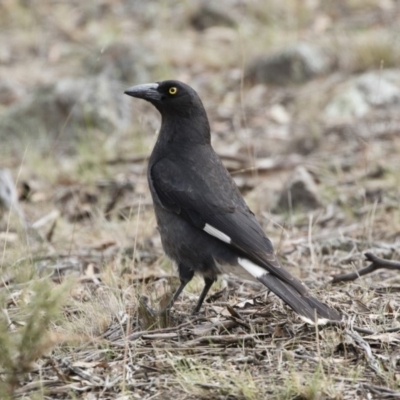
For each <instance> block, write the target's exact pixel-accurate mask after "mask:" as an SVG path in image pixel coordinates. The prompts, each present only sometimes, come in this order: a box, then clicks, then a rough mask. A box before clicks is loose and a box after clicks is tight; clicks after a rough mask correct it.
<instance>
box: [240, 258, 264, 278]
mask: <svg viewBox="0 0 400 400" xmlns="http://www.w3.org/2000/svg"><path fill="white" fill-rule="evenodd" d="M238 263H239V265H240V266H241V267H242V268H244V269H245V270H246V271H247V272H248V273H249V274H250V275H252V276H254V278H260V277H261V276H263V275H266V274H269V272H268V271H266V270H265V269H264V268H261V267H260V266H259V265H257V264H254V263H253V262H252V261H250V260H248V259H247V258H238Z"/></svg>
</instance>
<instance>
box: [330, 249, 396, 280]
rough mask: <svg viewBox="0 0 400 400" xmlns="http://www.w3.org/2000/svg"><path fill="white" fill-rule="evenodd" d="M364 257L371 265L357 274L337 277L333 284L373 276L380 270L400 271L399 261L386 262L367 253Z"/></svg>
mask: <svg viewBox="0 0 400 400" xmlns="http://www.w3.org/2000/svg"><path fill="white" fill-rule="evenodd" d="M364 255H365V258H366V259H367V260H368V261H371V264H369V265H368V266H367V267H365V268H361V269H359V270H358V271H355V272H350V273H348V274H341V275H336V276H334V277H333V278H332V280H331V283H338V282H349V281H355V280H356V279H357V278H359V277H360V276H363V275H367V274H371V273H372V272H374V271H377V270H378V269H389V270H392V271H400V262H398V261H389V260H385V259H383V258H379V257H377V256H375V255H373V254H372V253H365V254H364Z"/></svg>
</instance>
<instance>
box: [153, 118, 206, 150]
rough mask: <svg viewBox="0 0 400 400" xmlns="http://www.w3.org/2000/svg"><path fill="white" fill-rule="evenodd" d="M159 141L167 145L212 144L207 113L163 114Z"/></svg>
mask: <svg viewBox="0 0 400 400" xmlns="http://www.w3.org/2000/svg"><path fill="white" fill-rule="evenodd" d="M158 141H162V142H164V143H165V144H166V145H171V144H173V143H176V144H185V145H189V146H190V145H198V144H210V143H211V136H210V124H209V122H208V118H207V115H206V114H205V113H204V115H203V114H198V115H193V114H192V115H188V116H185V115H179V116H174V117H170V116H166V115H162V121H161V129H160V134H159V138H158Z"/></svg>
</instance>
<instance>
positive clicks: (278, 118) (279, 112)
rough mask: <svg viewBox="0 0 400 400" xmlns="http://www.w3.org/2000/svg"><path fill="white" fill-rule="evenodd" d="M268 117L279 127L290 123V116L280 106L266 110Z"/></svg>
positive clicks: (275, 105)
mask: <svg viewBox="0 0 400 400" xmlns="http://www.w3.org/2000/svg"><path fill="white" fill-rule="evenodd" d="M268 115H269V117H270V118H271V120H272V121H274V122H276V123H277V124H279V125H286V124H288V123H289V122H290V115H289V113H288V112H287V110H286V108H285V107H284V106H283V105H282V104H274V105H273V106H272V107H271V108H270V109H269V110H268Z"/></svg>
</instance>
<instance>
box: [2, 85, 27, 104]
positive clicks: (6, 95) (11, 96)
mask: <svg viewBox="0 0 400 400" xmlns="http://www.w3.org/2000/svg"><path fill="white" fill-rule="evenodd" d="M22 94H23V91H22V89H21V87H20V86H18V85H17V84H16V83H14V82H13V83H12V82H11V81H4V82H0V104H2V105H5V106H9V105H10V104H12V103H14V102H15V101H17V100H19V99H20V98H21V97H22Z"/></svg>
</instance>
